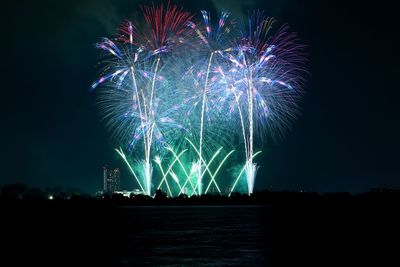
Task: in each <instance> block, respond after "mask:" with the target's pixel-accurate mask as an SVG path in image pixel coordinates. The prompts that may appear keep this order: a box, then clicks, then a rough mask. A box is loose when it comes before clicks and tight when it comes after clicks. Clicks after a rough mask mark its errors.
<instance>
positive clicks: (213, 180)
mask: <svg viewBox="0 0 400 267" xmlns="http://www.w3.org/2000/svg"><path fill="white" fill-rule="evenodd" d="M234 151H235V150H232V151H231V152H229V153H228V154H227V155H226V156H225V158H224V159H223V160H222V161H221V163H220V164H219V166H218V168H217V170H216V171H215V172H214V175H213V176H211V180H210V182H209V184H208V186H207V189H206V191H205V192H204V194H207V192H208V189H209V188H210V186H211V183H212V182H214V184H215V186H216V187H217V190H218V192H219V193H220V194H221V195H222V193H221V190H220V189H219V187H218V184H217V182H216V181H215V179H214V178H215V177H216V176H217V173H218V171H219V169H220V168H221V166H222V164H224V162H225V161H226V159H227V158H228V157H229V156H230V155H231V154H232V153H233V152H234Z"/></svg>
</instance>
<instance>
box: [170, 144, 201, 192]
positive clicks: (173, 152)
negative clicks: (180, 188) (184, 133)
mask: <svg viewBox="0 0 400 267" xmlns="http://www.w3.org/2000/svg"><path fill="white" fill-rule="evenodd" d="M167 149H168V150H169V151H171V152H172V154H173V155H174V156H175V158H176V159H177V160H178V163H179V165H180V166H181V168H182V170H183V172H184V173H185V176H186V178H188V179H189V175H188V173H187V171H186V169H185V167H184V166H183V164H182V162H181V160H180V159H179V157H177V156H176V153H175V151H174V150H173V149H172V148H171V147H167ZM185 151H186V150H185ZM189 182H190V185H191V186H192V189H193V191H196V189H195V187H194V186H193V184H192V181H190V180H189Z"/></svg>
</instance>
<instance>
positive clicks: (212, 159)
mask: <svg viewBox="0 0 400 267" xmlns="http://www.w3.org/2000/svg"><path fill="white" fill-rule="evenodd" d="M221 149H222V147H220V148H219V149H218V150H217V152H215V153H214V155H213V157H212V158H211V160H210V161H209V162H208V164H207V165H206V170H208V173H209V174H210V176H211V177H212V174H211V171H210V169H209V168H208V167H209V166H210V165H211V163H212V162H213V161H214V159H215V158H216V157H217V156H218V154H219V152H221ZM204 164H205V162H204ZM203 175H204V173H203ZM202 178H203V177H202ZM197 186H198V184H197V185H196V187H195V189H197ZM217 187H218V186H217Z"/></svg>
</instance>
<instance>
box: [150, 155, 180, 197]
mask: <svg viewBox="0 0 400 267" xmlns="http://www.w3.org/2000/svg"><path fill="white" fill-rule="evenodd" d="M186 151H187V149H185V150H183V151H182V152H181V153H179V155H178V156H176V154H175V153H174V156H175V160H174V161H173V162H172V163H171V165H170V166H169V167H168V169H167V171H166V172H165V173H164V172H163V169H162V167H161V161H158V162H157V161H156V162H157V163H158V164H159V166H160V168H161V170H162V171H161V172H162V173H163V178H162V179H161V182H160V184H159V185H158V187H157V189H160V187H161V185H162V183H163V182H164V180H165V181H166V183H167V184H168V182H167V175H168V173H170V171H171V169H172V167H173V166H174V164H175V162H176V161H177V160H178V159H179V157H180V156H182V155H183V153H185V152H186ZM171 196H172V194H171Z"/></svg>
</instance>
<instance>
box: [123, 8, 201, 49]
mask: <svg viewBox="0 0 400 267" xmlns="http://www.w3.org/2000/svg"><path fill="white" fill-rule="evenodd" d="M141 9H142V12H143V15H144V19H145V23H144V25H143V26H139V25H140V24H139V23H137V22H135V23H132V22H130V21H126V22H125V23H124V24H123V25H122V26H121V28H120V32H121V36H120V37H119V39H120V40H121V41H123V42H125V43H131V44H133V45H136V46H138V47H143V48H145V49H146V50H150V51H153V53H154V54H158V53H161V52H166V51H169V50H170V49H171V46H176V45H179V44H182V43H184V42H185V41H186V40H188V39H189V38H190V35H191V34H193V31H192V29H190V27H188V23H189V21H190V20H191V19H192V18H193V15H191V14H190V13H189V12H186V11H184V10H183V9H182V8H178V7H177V6H176V5H170V3H168V4H167V5H166V6H165V7H164V5H163V4H161V5H159V6H156V5H154V4H153V5H152V6H142V7H141Z"/></svg>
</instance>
